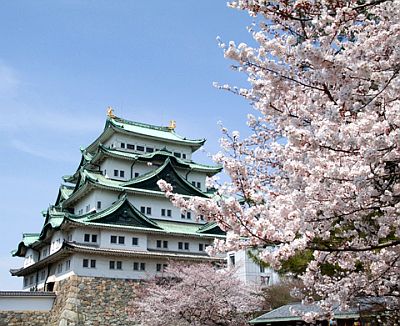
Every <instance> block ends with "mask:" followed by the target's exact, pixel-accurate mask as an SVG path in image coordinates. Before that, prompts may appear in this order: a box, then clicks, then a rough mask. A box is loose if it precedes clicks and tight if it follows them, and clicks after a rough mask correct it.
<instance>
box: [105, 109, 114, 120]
mask: <svg viewBox="0 0 400 326" xmlns="http://www.w3.org/2000/svg"><path fill="white" fill-rule="evenodd" d="M107 116H108V117H109V118H111V119H114V118H115V114H114V109H113V108H112V107H111V106H109V107H108V108H107Z"/></svg>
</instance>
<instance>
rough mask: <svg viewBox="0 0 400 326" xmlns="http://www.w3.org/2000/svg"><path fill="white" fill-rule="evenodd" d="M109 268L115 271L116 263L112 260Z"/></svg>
mask: <svg viewBox="0 0 400 326" xmlns="http://www.w3.org/2000/svg"><path fill="white" fill-rule="evenodd" d="M109 267H110V269H115V261H114V260H110V263H109Z"/></svg>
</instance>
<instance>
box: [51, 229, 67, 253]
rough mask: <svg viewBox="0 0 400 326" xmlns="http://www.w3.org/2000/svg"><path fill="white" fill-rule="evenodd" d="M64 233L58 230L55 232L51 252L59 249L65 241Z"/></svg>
mask: <svg viewBox="0 0 400 326" xmlns="http://www.w3.org/2000/svg"><path fill="white" fill-rule="evenodd" d="M64 238H65V237H64V233H63V232H61V231H56V232H54V233H53V235H52V237H51V242H50V254H52V253H54V252H56V251H57V250H59V249H60V248H61V246H62V244H63V242H64Z"/></svg>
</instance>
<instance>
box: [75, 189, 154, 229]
mask: <svg viewBox="0 0 400 326" xmlns="http://www.w3.org/2000/svg"><path fill="white" fill-rule="evenodd" d="M69 219H70V220H72V221H79V222H92V223H93V222H95V223H104V224H117V225H128V226H134V227H141V228H150V229H161V228H160V227H159V226H158V225H157V223H155V222H153V221H151V220H150V219H148V218H147V217H146V216H145V215H144V214H142V213H141V212H140V211H138V210H137V209H136V207H135V206H133V205H132V204H131V203H130V202H129V200H128V197H127V196H126V195H125V194H124V195H123V196H122V198H121V199H119V200H118V201H116V202H115V203H114V204H113V205H111V206H110V207H108V208H106V209H105V210H103V211H100V212H97V213H91V214H87V215H83V216H82V217H79V218H76V217H70V218H69Z"/></svg>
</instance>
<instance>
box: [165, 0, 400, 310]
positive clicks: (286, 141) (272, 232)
mask: <svg viewBox="0 0 400 326" xmlns="http://www.w3.org/2000/svg"><path fill="white" fill-rule="evenodd" d="M230 6H231V7H232V8H236V9H239V10H246V11H248V12H249V13H250V15H252V16H254V17H255V18H254V19H255V23H254V24H253V25H252V26H251V27H250V28H249V31H250V33H251V35H252V37H253V40H252V44H255V46H250V45H247V44H245V43H240V44H238V45H236V44H235V43H234V42H230V43H228V44H224V43H223V42H222V41H220V46H221V47H222V48H223V49H224V53H225V56H226V57H227V58H228V59H231V60H233V61H234V65H233V68H234V69H236V70H237V71H239V72H241V73H244V74H246V76H247V80H248V83H249V87H248V88H246V89H238V88H236V87H231V86H228V85H223V86H219V87H220V88H223V89H227V90H229V91H232V92H234V93H236V94H239V95H240V96H243V97H245V98H246V99H248V100H249V101H250V102H251V104H252V106H253V107H254V109H255V111H254V112H253V114H249V115H248V121H247V124H248V126H249V127H250V129H251V131H252V133H251V135H250V136H249V137H245V138H241V137H240V135H239V133H238V132H228V130H226V129H225V128H223V129H222V130H223V133H224V138H223V139H222V140H221V145H222V151H221V153H219V154H217V155H215V160H216V161H217V162H218V163H221V164H223V166H224V168H225V172H226V173H227V174H228V175H229V176H230V178H231V182H228V183H226V184H223V185H221V186H219V188H218V191H217V196H216V197H215V198H214V199H212V200H204V199H192V200H189V201H185V200H184V199H183V198H182V197H180V196H176V195H174V194H173V192H172V188H171V187H170V186H169V185H168V184H166V183H164V182H160V183H159V184H160V186H161V188H162V189H164V190H165V191H166V195H167V196H168V197H169V198H170V199H171V200H172V201H173V202H174V203H175V204H176V205H177V206H179V207H181V208H182V209H191V210H196V211H197V212H198V214H202V215H205V216H208V218H209V220H212V221H216V222H217V223H218V224H219V225H220V227H221V228H223V229H224V230H226V231H227V232H228V236H227V239H226V241H217V242H216V243H215V246H214V249H213V250H214V251H226V250H236V249H241V248H248V247H253V248H254V247H256V248H259V249H260V250H259V252H260V254H259V257H260V258H261V259H262V260H263V261H265V262H267V263H268V264H270V265H271V266H272V267H274V268H276V269H279V268H280V267H281V266H282V264H283V263H284V262H286V261H287V260H289V259H291V258H293V257H295V256H296V255H299V254H303V253H310V254H309V255H308V256H309V257H310V258H309V260H308V262H307V265H306V268H305V271H304V273H303V274H302V276H301V277H302V280H303V282H304V285H305V287H306V288H307V290H308V292H309V294H311V295H314V296H315V295H316V296H318V297H321V298H323V300H322V303H321V305H322V307H323V308H326V311H328V310H329V307H330V305H331V304H332V303H333V302H336V301H340V302H341V303H342V304H343V305H344V306H345V305H346V304H347V303H349V302H350V301H352V300H353V299H354V298H355V297H359V296H362V297H379V299H380V300H383V301H384V302H385V304H386V308H387V309H389V310H390V309H393V310H394V311H396V310H397V311H399V310H400V215H399V214H400V203H399V201H400V166H399V163H400V147H399V145H400V78H399V71H400V46H399V44H400V23H399V21H400V20H399V17H400V1H399V0H391V1H390V0H274V1H266V0H238V1H236V2H232V3H230ZM214 186H217V185H214ZM310 300H311V296H310Z"/></svg>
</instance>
